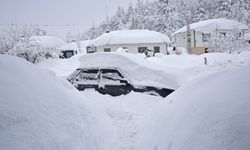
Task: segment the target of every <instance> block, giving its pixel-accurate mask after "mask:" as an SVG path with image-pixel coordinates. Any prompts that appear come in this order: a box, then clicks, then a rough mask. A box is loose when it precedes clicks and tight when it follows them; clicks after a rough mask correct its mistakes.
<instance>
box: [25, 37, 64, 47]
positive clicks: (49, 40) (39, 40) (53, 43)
mask: <svg viewBox="0 0 250 150" xmlns="http://www.w3.org/2000/svg"><path fill="white" fill-rule="evenodd" d="M30 41H31V43H32V44H34V45H39V46H42V47H45V48H56V47H59V46H62V45H64V44H65V42H64V41H63V40H62V39H60V38H57V37H53V36H32V37H31V38H30Z"/></svg>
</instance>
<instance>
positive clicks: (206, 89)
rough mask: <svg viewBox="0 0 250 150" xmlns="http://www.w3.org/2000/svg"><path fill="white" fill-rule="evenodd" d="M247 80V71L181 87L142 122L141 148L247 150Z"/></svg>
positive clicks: (249, 71) (249, 73)
mask: <svg viewBox="0 0 250 150" xmlns="http://www.w3.org/2000/svg"><path fill="white" fill-rule="evenodd" d="M249 76H250V67H249V66H248V67H245V68H243V69H239V70H235V71H227V72H224V73H218V74H214V75H213V76H207V77H204V78H202V79H199V80H196V81H193V82H191V83H189V84H187V85H185V86H183V87H181V88H179V89H178V90H176V91H175V92H174V93H173V94H171V95H170V96H169V97H167V98H166V99H165V101H162V102H160V103H159V104H157V105H156V107H154V108H153V109H152V110H151V112H150V113H149V115H148V116H147V118H145V120H144V121H143V122H142V125H144V126H143V127H142V128H141V130H140V133H139V134H138V135H140V136H139V138H138V147H137V149H143V150H166V149H167V150H170V149H171V150H211V149H219V150H228V149H230V150H233V149H235V150H236V149H240V150H247V149H249V147H250V143H249V139H250V109H249V108H250V78H249Z"/></svg>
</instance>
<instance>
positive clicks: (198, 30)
mask: <svg viewBox="0 0 250 150" xmlns="http://www.w3.org/2000/svg"><path fill="white" fill-rule="evenodd" d="M246 30H248V27H247V26H246V25H244V24H242V23H240V22H237V21H234V20H228V19H224V18H219V19H210V20H205V21H200V22H197V23H193V24H190V33H191V48H190V49H189V50H188V51H189V53H192V54H202V53H205V52H207V49H208V48H210V43H209V41H208V39H209V37H211V35H218V36H226V35H236V36H238V37H239V38H243V37H244V34H245V32H246ZM172 39H173V41H174V42H175V46H177V47H184V48H187V26H184V27H183V28H181V29H179V30H177V31H176V32H174V33H173V34H172Z"/></svg>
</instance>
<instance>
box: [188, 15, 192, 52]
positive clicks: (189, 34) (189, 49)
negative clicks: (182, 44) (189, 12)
mask: <svg viewBox="0 0 250 150" xmlns="http://www.w3.org/2000/svg"><path fill="white" fill-rule="evenodd" d="M187 52H188V53H191V31H190V21H189V19H188V20H187Z"/></svg>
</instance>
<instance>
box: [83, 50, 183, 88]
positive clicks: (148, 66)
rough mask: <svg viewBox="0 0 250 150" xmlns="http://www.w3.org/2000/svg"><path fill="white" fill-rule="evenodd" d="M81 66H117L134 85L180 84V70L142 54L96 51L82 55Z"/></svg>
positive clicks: (160, 85) (158, 85)
mask: <svg viewBox="0 0 250 150" xmlns="http://www.w3.org/2000/svg"><path fill="white" fill-rule="evenodd" d="M79 60H80V62H81V67H83V68H91V67H115V68H119V69H120V70H121V72H123V74H124V75H125V77H126V78H127V79H128V80H130V82H132V83H133V84H134V85H151V86H156V87H165V88H169V89H177V88H178V87H179V86H180V83H179V80H180V79H179V76H178V74H180V73H177V71H178V70H174V69H166V70H164V69H163V68H161V67H158V66H155V65H154V64H152V63H150V62H149V61H147V59H145V57H144V55H142V54H137V55H135V54H130V53H117V52H109V53H95V54H88V55H83V56H82V57H80V59H79Z"/></svg>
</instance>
